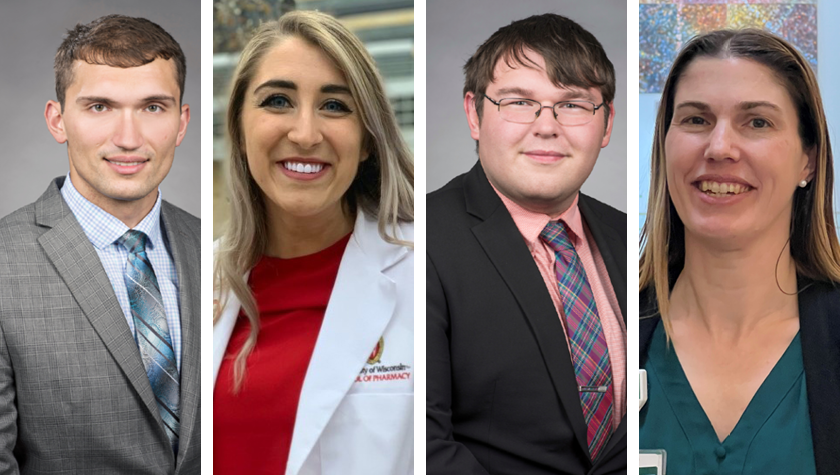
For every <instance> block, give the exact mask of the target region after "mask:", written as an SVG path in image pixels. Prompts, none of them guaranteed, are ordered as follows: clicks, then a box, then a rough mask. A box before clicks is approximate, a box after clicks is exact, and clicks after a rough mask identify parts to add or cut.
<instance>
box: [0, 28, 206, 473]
mask: <svg viewBox="0 0 840 475" xmlns="http://www.w3.org/2000/svg"><path fill="white" fill-rule="evenodd" d="M55 73H56V94H57V100H56V101H49V102H48V103H47V106H46V110H45V118H46V122H47V127H48V128H49V131H50V133H51V134H52V135H53V137H54V138H55V139H56V141H58V142H59V143H66V144H67V153H68V157H69V163H70V171H69V173H68V175H67V176H66V177H61V178H57V179H55V180H53V181H52V182H51V183H50V185H49V186H48V187H47V191H46V192H44V194H43V195H41V197H40V198H39V199H38V200H37V201H36V202H35V203H33V204H30V205H28V206H26V207H24V208H21V209H20V210H18V211H15V212H14V213H12V214H10V215H9V216H7V217H5V218H3V219H2V220H0V473H2V474H8V473H12V474H16V473H23V474H30V473H32V474H34V473H68V474H69V473H74V474H76V473H84V474H96V473H100V474H112V473H143V474H172V473H176V474H192V473H195V474H197V473H200V471H201V466H200V458H201V445H200V440H201V426H200V410H199V409H200V394H199V391H200V380H201V378H200V371H199V363H200V358H199V357H200V340H199V338H200V319H199V309H200V305H199V271H200V261H201V254H200V245H199V235H200V221H199V220H198V218H196V217H194V216H192V215H190V214H188V213H187V212H185V211H183V210H181V209H179V208H177V207H175V206H173V205H171V204H169V203H167V202H165V201H162V200H161V194H160V192H159V190H158V185H159V184H160V182H161V181H162V180H163V179H164V177H165V176H166V175H167V173H168V172H169V169H170V167H171V165H172V161H173V159H174V154H175V147H177V146H178V145H179V144H180V143H181V140H182V139H183V137H184V134H185V133H186V130H187V124H188V123H189V120H190V109H189V106H188V105H186V104H182V100H183V91H184V77H185V74H186V65H185V59H184V54H183V52H182V51H181V48H180V46H179V45H178V43H177V42H176V41H175V40H174V39H173V38H172V37H171V36H170V35H169V34H168V33H167V32H166V31H164V30H163V29H162V28H160V26H158V25H156V24H154V23H152V22H150V21H148V20H145V19H142V18H130V17H124V16H117V15H111V16H106V17H102V18H99V19H97V20H94V21H93V22H91V23H89V24H86V25H77V26H76V27H75V28H74V29H73V30H70V31H69V32H68V34H67V36H66V37H65V40H64V42H63V43H62V44H61V46H60V48H59V50H58V53H57V54H56V57H55Z"/></svg>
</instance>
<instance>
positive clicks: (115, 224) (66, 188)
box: [61, 173, 162, 249]
mask: <svg viewBox="0 0 840 475" xmlns="http://www.w3.org/2000/svg"><path fill="white" fill-rule="evenodd" d="M61 196H62V197H63V198H64V202H65V203H67V206H68V207H69V208H70V211H72V212H73V215H74V216H75V217H76V220H77V221H78V222H79V224H80V225H81V226H82V230H83V231H84V232H85V235H87V237H88V239H89V240H90V242H91V244H93V246H94V247H96V248H97V249H104V248H106V247H107V246H110V245H111V244H113V243H114V242H116V241H117V239H119V238H120V237H122V235H123V234H125V232H126V231H128V230H129V229H131V228H129V227H128V226H126V225H125V223H123V222H122V221H120V220H119V219H118V218H116V217H115V216H113V215H112V214H110V213H108V212H107V211H105V210H104V209H102V208H100V207H99V206H96V205H95V204H93V203H91V202H90V201H88V199H87V198H85V197H84V196H82V194H81V193H79V191H78V190H77V189H76V187H75V186H73V182H72V180H70V173H68V174H67V178H65V180H64V185H62V187H61ZM160 202H161V193H160V189H158V193H157V200H155V205H154V206H153V207H152V210H151V211H150V212H149V214H147V215H146V217H144V218H143V220H142V221H140V223H138V224H137V226H135V227H134V229H135V230H137V231H142V232H144V233H145V234H146V236H148V241H147V246H148V248H150V249H153V248H154V247H155V246H156V245H158V244H160V243H161V242H162V241H161V231H160Z"/></svg>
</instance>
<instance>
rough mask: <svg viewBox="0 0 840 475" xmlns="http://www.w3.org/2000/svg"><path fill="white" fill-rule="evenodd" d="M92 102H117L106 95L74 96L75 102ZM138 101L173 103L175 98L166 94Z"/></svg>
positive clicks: (115, 103) (109, 104) (109, 103)
mask: <svg viewBox="0 0 840 475" xmlns="http://www.w3.org/2000/svg"><path fill="white" fill-rule="evenodd" d="M93 102H99V103H102V104H105V105H107V106H109V107H111V106H115V105H117V104H119V103H118V102H117V101H114V100H113V99H109V98H107V97H99V96H81V97H77V98H76V104H82V103H93ZM140 102H142V103H144V104H146V103H149V102H169V103H173V104H174V103H175V98H174V97H172V96H167V95H158V96H148V97H144V98H143V99H142V100H141V101H140Z"/></svg>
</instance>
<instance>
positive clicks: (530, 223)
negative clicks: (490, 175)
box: [490, 183, 583, 249]
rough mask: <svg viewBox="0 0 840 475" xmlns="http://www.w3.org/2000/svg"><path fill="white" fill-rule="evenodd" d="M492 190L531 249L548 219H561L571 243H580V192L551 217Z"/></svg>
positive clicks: (581, 229) (538, 239) (581, 235)
mask: <svg viewBox="0 0 840 475" xmlns="http://www.w3.org/2000/svg"><path fill="white" fill-rule="evenodd" d="M490 186H493V184H492V183H491V184H490ZM493 191H495V192H496V194H497V195H499V198H500V199H501V200H502V203H504V205H505V208H507V210H508V213H510V216H511V217H512V218H513V222H514V224H516V228H517V229H519V233H520V234H522V237H523V238H525V242H526V243H527V244H528V248H529V249H533V248H534V246H535V245H536V244H538V243H539V241H540V233H541V232H542V230H543V229H544V228H545V227H546V225H547V224H548V222H549V221H562V222H563V223H564V224H565V225H566V232H567V233H568V235H569V239H571V240H572V245H574V246H575V247H577V246H578V244H579V243H580V239H581V238H582V237H583V221H582V220H581V218H580V208H578V198H579V197H580V193H575V199H574V201H572V204H571V205H570V206H569V208H568V209H567V210H566V211H564V212H562V213H561V214H560V215H559V216H554V217H552V216H549V215H547V214H542V213H535V212H533V211H530V210H527V209H525V208H523V207H522V206H520V205H518V204H516V202H514V201H513V200H511V199H510V198H508V197H507V196H505V195H504V194H502V193H500V192H499V190H497V189H496V187H495V186H493Z"/></svg>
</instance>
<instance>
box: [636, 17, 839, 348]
mask: <svg viewBox="0 0 840 475" xmlns="http://www.w3.org/2000/svg"><path fill="white" fill-rule="evenodd" d="M702 57H712V58H743V59H749V60H752V61H755V62H757V63H759V64H762V65H764V66H766V67H768V68H769V69H770V70H771V71H773V73H774V74H775V75H776V77H777V78H778V79H779V80H780V82H781V84H782V85H783V86H784V87H785V89H786V90H787V92H788V94H789V95H790V98H791V101H792V102H793V104H794V107H795V108H796V112H797V116H798V118H799V136H800V138H801V140H802V146H803V148H804V149H805V150H813V153H814V155H815V157H816V163H815V170H814V177H813V179H812V180H811V182H810V183H809V184H808V185H807V186H806V187H805V188H797V190H796V192H794V196H793V213H792V217H791V223H790V252H791V256H792V258H793V261H794V263H795V265H796V272H797V273H798V274H799V275H802V276H805V277H809V278H812V279H816V280H831V281H840V244H838V241H837V232H836V229H835V227H834V210H833V205H832V203H833V198H832V194H833V192H834V164H833V159H832V153H831V143H830V141H829V138H828V127H827V125H826V120H825V111H824V110H823V105H822V98H821V96H820V88H819V85H818V84H817V78H816V76H815V75H814V72H813V71H812V70H811V67H810V66H809V65H808V62H807V61H806V60H805V58H804V57H803V56H802V55H801V54H800V53H799V52H798V51H796V49H795V48H794V47H793V46H791V45H790V44H789V43H788V42H787V41H785V40H783V39H781V38H778V37H777V36H774V35H773V34H771V33H768V32H766V31H763V30H757V29H744V30H720V31H714V32H711V33H707V34H704V35H701V36H697V37H695V38H693V39H692V40H691V41H689V42H688V43H687V44H686V45H685V47H683V49H682V51H680V53H679V55H678V56H677V58H676V60H675V61H674V66H673V67H672V68H671V72H670V74H669V75H668V79H667V80H666V82H665V87H664V89H663V90H662V99H661V101H660V103H659V112H658V113H657V116H656V130H655V132H654V138H653V151H652V153H651V171H650V176H651V183H650V194H649V196H648V208H647V217H646V219H645V224H644V227H643V228H642V234H641V238H640V247H642V249H643V251H642V254H641V257H640V259H639V291H640V292H641V291H643V290H645V289H647V290H649V291H653V292H655V295H656V302H655V307H656V308H650V309H646V310H648V314H647V315H645V314H643V315H640V316H641V317H642V318H645V317H650V316H652V315H655V314H656V313H658V314H659V315H660V316H661V317H662V321H663V323H664V324H665V328H666V330H668V332H669V333H670V323H669V320H668V309H669V300H670V290H671V287H672V286H673V284H674V282H675V281H676V278H677V276H679V274H680V272H681V271H682V269H683V266H684V264H685V228H684V227H683V223H682V221H681V220H680V217H679V216H678V215H677V212H676V210H675V209H674V204H673V202H672V201H671V196H670V193H669V191H668V183H667V180H666V176H667V170H666V167H667V164H666V161H665V137H666V135H667V134H668V127H669V126H670V124H671V119H672V117H673V115H674V96H675V94H676V90H677V86H678V84H679V81H680V78H681V76H682V75H683V73H684V72H685V70H686V68H687V67H688V65H689V64H691V62H692V61H694V60H695V59H697V58H702ZM653 303H654V302H651V304H653Z"/></svg>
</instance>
